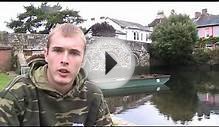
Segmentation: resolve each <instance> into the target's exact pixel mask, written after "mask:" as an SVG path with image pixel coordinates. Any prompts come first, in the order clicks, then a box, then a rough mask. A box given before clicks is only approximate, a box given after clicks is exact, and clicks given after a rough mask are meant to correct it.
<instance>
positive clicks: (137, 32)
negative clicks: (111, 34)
mask: <svg viewBox="0 0 219 127" xmlns="http://www.w3.org/2000/svg"><path fill="white" fill-rule="evenodd" d="M136 34H137V40H139V34H138V32H136Z"/></svg>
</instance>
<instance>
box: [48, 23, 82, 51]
mask: <svg viewBox="0 0 219 127" xmlns="http://www.w3.org/2000/svg"><path fill="white" fill-rule="evenodd" d="M58 31H60V32H61V34H62V35H63V36H64V37H73V36H75V35H79V36H80V37H81V39H82V41H83V42H84V44H86V38H85V35H84V33H83V31H82V30H81V29H80V28H79V27H77V26H75V25H73V24H70V23H63V24H57V25H56V26H55V28H54V29H52V30H51V31H50V33H49V35H48V41H47V49H48V48H49V46H50V43H51V38H52V36H53V35H54V34H55V33H56V32H58Z"/></svg>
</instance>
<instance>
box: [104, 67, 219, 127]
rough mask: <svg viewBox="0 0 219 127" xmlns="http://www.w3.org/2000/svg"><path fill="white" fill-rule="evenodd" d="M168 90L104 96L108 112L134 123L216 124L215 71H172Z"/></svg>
mask: <svg viewBox="0 0 219 127" xmlns="http://www.w3.org/2000/svg"><path fill="white" fill-rule="evenodd" d="M166 73H169V74H171V78H170V80H169V81H168V82H167V83H166V84H165V85H167V86H168V87H169V88H170V90H169V91H167V92H158V93H154V94H150V95H149V94H147V93H145V94H139V95H129V96H123V97H111V98H107V103H108V104H109V107H110V111H111V113H114V114H117V116H119V117H122V118H124V119H126V120H129V121H130V122H133V123H136V124H137V125H218V124H219V122H217V121H218V119H219V78H218V75H219V71H185V70H184V71H175V72H173V71H172V72H166Z"/></svg>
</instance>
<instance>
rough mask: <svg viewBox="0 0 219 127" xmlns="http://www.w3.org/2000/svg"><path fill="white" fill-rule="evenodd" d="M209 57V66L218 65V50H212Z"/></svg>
mask: <svg viewBox="0 0 219 127" xmlns="http://www.w3.org/2000/svg"><path fill="white" fill-rule="evenodd" d="M209 56H210V59H211V60H210V61H209V63H210V64H219V49H218V48H216V49H214V50H210V51H209Z"/></svg>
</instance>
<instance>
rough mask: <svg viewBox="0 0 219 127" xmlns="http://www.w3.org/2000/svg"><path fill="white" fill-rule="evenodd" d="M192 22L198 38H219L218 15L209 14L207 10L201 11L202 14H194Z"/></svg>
mask: <svg viewBox="0 0 219 127" xmlns="http://www.w3.org/2000/svg"><path fill="white" fill-rule="evenodd" d="M192 20H193V22H194V23H195V24H196V25H197V29H198V36H199V38H208V37H210V36H212V37H219V15H212V14H209V13H208V12H207V9H202V12H195V18H193V19H192Z"/></svg>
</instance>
